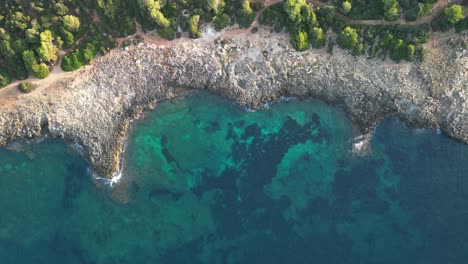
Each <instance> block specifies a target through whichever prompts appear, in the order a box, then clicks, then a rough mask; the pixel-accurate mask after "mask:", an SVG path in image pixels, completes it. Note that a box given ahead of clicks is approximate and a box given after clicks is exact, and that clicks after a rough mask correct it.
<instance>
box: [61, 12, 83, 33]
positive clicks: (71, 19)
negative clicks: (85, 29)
mask: <svg viewBox="0 0 468 264" xmlns="http://www.w3.org/2000/svg"><path fill="white" fill-rule="evenodd" d="M63 26H64V27H65V28H66V29H67V30H68V31H72V32H76V31H77V30H78V28H79V27H80V19H79V18H77V17H76V16H72V15H66V16H64V17H63Z"/></svg>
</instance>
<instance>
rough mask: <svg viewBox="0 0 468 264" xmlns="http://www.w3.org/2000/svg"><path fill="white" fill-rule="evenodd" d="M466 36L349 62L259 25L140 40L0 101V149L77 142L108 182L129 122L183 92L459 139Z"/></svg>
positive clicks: (465, 136)
mask: <svg viewBox="0 0 468 264" xmlns="http://www.w3.org/2000/svg"><path fill="white" fill-rule="evenodd" d="M450 38H451V40H452V41H450V43H452V45H451V46H449V45H448V44H447V41H448V40H449V39H450ZM467 39H468V35H467V34H466V33H465V34H461V35H453V34H450V33H448V34H433V35H432V37H431V40H430V41H429V43H428V44H426V50H427V53H428V54H427V59H426V61H425V62H423V63H395V62H391V61H381V60H376V59H366V58H363V57H353V56H352V55H350V54H348V52H347V51H343V50H340V49H334V50H333V54H330V53H327V52H326V51H325V50H324V49H321V50H308V51H305V52H297V51H295V50H294V49H293V48H292V47H291V45H290V43H289V38H288V36H287V35H284V34H277V33H271V32H269V31H267V30H266V29H260V30H259V31H258V32H257V33H255V34H252V33H248V34H238V35H236V34H229V32H227V31H226V32H221V33H211V34H207V35H206V36H205V37H203V38H201V39H197V40H189V39H178V40H175V41H173V42H170V43H160V44H156V43H154V44H151V43H140V44H138V45H135V46H131V47H128V48H125V49H116V50H113V51H112V52H110V53H109V54H108V55H106V56H103V57H100V58H98V59H96V60H95V61H94V62H93V64H92V65H91V66H89V67H87V68H84V69H82V70H80V71H77V72H75V73H73V74H70V75H67V76H66V77H64V78H61V79H59V80H56V81H49V82H48V83H46V84H44V85H42V86H40V87H38V88H37V89H36V90H35V91H33V92H32V93H30V94H25V95H20V96H17V97H16V98H15V99H14V100H13V99H12V100H13V102H10V103H6V104H2V105H1V106H0V145H5V144H7V143H8V142H11V141H14V140H18V139H25V138H38V137H41V136H43V135H44V134H50V135H51V136H52V137H57V138H63V139H65V140H66V141H69V142H73V143H78V144H80V145H82V146H83V152H84V154H85V156H86V158H87V159H88V160H89V162H90V164H91V167H92V169H93V171H94V172H95V173H96V174H98V175H101V176H103V177H108V178H111V177H112V176H113V175H116V173H117V172H118V170H119V168H120V155H121V152H122V151H123V145H124V139H125V136H126V134H127V130H128V127H129V123H130V121H131V120H133V119H134V118H137V117H138V116H139V115H140V114H141V113H142V112H143V111H145V110H148V109H151V108H154V107H155V106H156V104H157V103H158V102H160V101H162V100H167V99H171V98H175V97H177V96H181V95H184V94H186V93H187V92H189V91H192V90H209V91H211V92H213V93H215V94H218V95H221V96H223V97H226V98H228V99H231V100H233V101H235V102H237V103H238V104H240V105H242V106H246V107H249V108H251V109H257V108H261V107H262V106H264V104H265V103H266V102H271V101H275V100H277V99H279V98H281V97H283V96H292V97H298V98H308V97H314V98H317V99H321V100H324V101H326V102H328V103H331V104H336V105H339V106H341V107H343V109H344V110H345V111H346V112H347V113H348V116H349V117H350V118H351V120H352V122H353V123H354V124H355V125H356V126H357V127H358V128H359V130H360V131H361V133H362V134H368V133H370V132H371V131H372V130H373V128H374V127H375V126H376V124H378V123H379V122H380V121H381V120H382V118H384V117H385V116H388V115H392V114H396V115H397V116H398V117H400V118H401V119H403V120H405V121H407V122H408V123H409V124H411V125H413V126H417V127H440V128H441V129H442V130H443V131H444V132H445V133H447V134H448V135H449V136H451V137H454V138H456V139H458V140H460V141H462V142H468V103H467V102H468V89H467V86H468V83H467V82H468V51H467V50H466V49H465V48H463V47H462V45H460V47H453V45H455V46H456V45H457V44H456V43H459V42H460V43H461V42H463V41H465V42H466V41H467ZM453 43H455V44H453Z"/></svg>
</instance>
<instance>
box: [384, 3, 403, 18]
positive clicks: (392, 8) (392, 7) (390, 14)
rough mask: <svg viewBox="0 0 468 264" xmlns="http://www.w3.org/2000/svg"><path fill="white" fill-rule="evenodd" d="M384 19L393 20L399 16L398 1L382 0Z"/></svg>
mask: <svg viewBox="0 0 468 264" xmlns="http://www.w3.org/2000/svg"><path fill="white" fill-rule="evenodd" d="M383 4H384V10H385V14H384V17H385V19H386V20H390V21H391V20H395V19H397V18H398V17H399V13H398V1H397V0H383Z"/></svg>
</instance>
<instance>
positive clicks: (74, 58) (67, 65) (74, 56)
mask: <svg viewBox="0 0 468 264" xmlns="http://www.w3.org/2000/svg"><path fill="white" fill-rule="evenodd" d="M81 66H83V62H82V60H81V54H80V52H79V51H78V50H76V51H73V52H71V53H69V54H67V55H65V56H64V57H63V59H62V64H60V67H61V68H62V70H64V71H74V70H77V69H79V68H81Z"/></svg>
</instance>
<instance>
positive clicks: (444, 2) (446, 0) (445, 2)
mask: <svg viewBox="0 0 468 264" xmlns="http://www.w3.org/2000/svg"><path fill="white" fill-rule="evenodd" d="M464 1H466V0H439V1H437V3H435V4H434V5H433V6H432V9H431V12H430V14H429V15H427V16H424V17H422V18H420V19H418V20H416V21H406V20H404V19H402V18H400V19H397V20H394V21H387V20H384V19H375V20H353V19H350V18H349V17H347V16H345V15H343V14H341V13H336V16H337V17H339V18H340V19H343V20H344V21H346V22H348V23H349V24H351V25H367V26H392V25H409V26H417V25H422V24H427V23H429V22H431V21H432V20H433V19H434V18H435V17H437V16H438V15H439V14H440V13H442V12H443V10H444V9H445V8H446V7H447V6H450V5H453V4H461V3H463V2H464ZM308 2H310V3H312V4H313V5H314V6H318V7H326V6H329V5H327V4H325V3H322V2H320V1H318V0H308Z"/></svg>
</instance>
